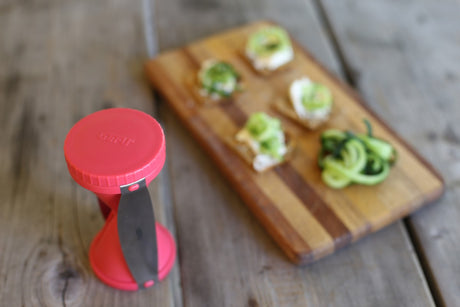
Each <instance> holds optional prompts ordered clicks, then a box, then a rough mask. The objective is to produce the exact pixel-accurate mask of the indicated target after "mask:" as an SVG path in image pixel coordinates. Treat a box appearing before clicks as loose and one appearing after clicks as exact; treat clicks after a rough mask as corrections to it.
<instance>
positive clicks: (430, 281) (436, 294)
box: [313, 0, 446, 306]
mask: <svg viewBox="0 0 460 307" xmlns="http://www.w3.org/2000/svg"><path fill="white" fill-rule="evenodd" d="M313 3H314V5H315V6H316V10H317V12H318V15H319V17H320V21H321V22H322V23H323V25H324V28H325V30H326V35H327V36H328V37H329V40H330V42H331V44H332V47H333V48H334V51H335V53H336V55H337V58H338V60H339V64H340V65H341V66H342V69H343V72H344V77H345V80H346V82H347V83H348V84H349V85H350V86H351V87H352V88H354V89H355V90H356V89H357V85H358V82H357V80H356V73H355V71H354V70H353V69H352V67H351V66H350V65H349V64H348V62H347V60H346V57H345V53H344V51H343V48H342V46H341V45H340V42H339V40H338V38H337V35H336V34H335V31H334V28H333V26H332V23H331V21H330V19H329V17H328V14H327V12H326V8H325V7H324V5H323V3H322V0H313ZM366 109H368V110H369V108H366ZM369 111H370V110H369ZM371 113H372V114H373V112H371ZM398 136H399V135H398ZM403 145H406V147H407V148H408V149H409V151H411V152H412V153H413V150H412V147H411V146H408V145H407V144H406V143H405V142H403ZM416 157H417V158H419V159H420V156H419V155H416ZM420 160H421V161H422V163H423V164H424V165H425V166H426V163H424V162H425V160H424V159H420ZM429 170H430V171H432V172H433V171H434V170H433V169H432V168H430V167H429ZM434 173H435V175H437V177H438V178H439V179H440V180H441V182H442V184H443V185H444V182H443V180H442V178H441V177H440V176H439V175H438V173H437V172H436V171H434ZM441 194H442V192H441ZM435 198H436V197H435ZM430 201H431V200H430V197H428V199H426V202H427V203H429V202H430ZM403 229H404V230H405V231H406V234H407V235H408V237H409V241H410V242H409V243H410V244H411V245H412V247H413V248H414V254H415V257H416V261H417V263H416V264H418V265H419V266H420V268H421V273H422V274H423V277H424V278H425V282H426V284H427V286H428V289H429V292H430V295H431V298H432V299H433V301H434V304H435V305H436V306H446V304H445V302H444V299H443V297H442V294H441V291H440V289H439V287H438V285H437V284H436V280H435V278H434V274H433V271H432V269H431V267H430V265H429V261H428V259H427V257H426V256H425V253H424V251H423V247H422V244H421V242H420V240H419V238H418V236H417V234H416V230H415V228H414V227H413V225H412V222H411V221H410V216H409V217H407V218H404V219H403Z"/></svg>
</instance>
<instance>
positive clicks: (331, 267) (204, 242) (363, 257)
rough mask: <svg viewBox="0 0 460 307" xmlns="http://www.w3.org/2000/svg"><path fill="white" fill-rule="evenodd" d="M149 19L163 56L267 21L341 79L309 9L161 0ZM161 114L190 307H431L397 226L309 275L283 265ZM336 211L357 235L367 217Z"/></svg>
mask: <svg viewBox="0 0 460 307" xmlns="http://www.w3.org/2000/svg"><path fill="white" fill-rule="evenodd" d="M155 12H156V15H157V18H156V24H157V25H158V30H159V32H158V37H159V46H160V49H161V50H166V49H171V48H175V47H181V46H183V45H184V44H186V43H190V42H192V41H193V40H196V39H198V38H203V37H205V36H208V35H210V34H214V33H216V32H217V31H220V30H225V29H229V28H231V27H234V26H238V25H241V24H242V23H244V22H247V21H250V20H254V19H259V18H267V17H268V18H270V19H273V20H275V21H277V22H280V23H281V24H283V26H286V28H287V29H288V30H289V31H290V32H291V33H292V34H293V36H295V37H296V38H297V39H298V40H299V41H300V42H301V44H302V45H303V46H308V48H309V49H310V50H311V51H312V52H313V53H314V54H315V56H316V57H317V58H318V59H320V60H321V62H322V63H324V64H325V65H326V66H327V67H328V68H329V69H330V70H332V71H334V72H335V73H336V74H337V75H339V76H340V75H341V70H342V69H341V67H340V66H339V65H338V60H337V58H336V57H335V51H334V50H333V48H331V44H330V42H329V40H328V37H327V35H326V33H327V30H324V29H323V28H322V26H321V23H320V17H319V16H318V15H317V12H316V9H315V5H314V4H313V3H312V1H303V0H302V1H297V0H288V1H282V2H281V1H270V0H265V1H255V2H249V1H218V0H215V1H199V2H194V3H193V4H192V3H190V2H186V1H176V0H170V1H167V2H163V1H162V2H157V5H156V8H155ZM197 21H199V22H197ZM245 67H247V66H244V67H239V68H238V69H244V68H245ZM246 69H247V68H246ZM176 94H177V95H178V97H182V98H185V97H183V96H181V93H176ZM184 101H187V100H184ZM187 103H191V102H190V101H187ZM160 110H161V114H160V115H161V117H162V118H165V130H166V134H167V141H168V148H169V156H168V158H169V159H168V161H169V169H170V172H171V179H172V182H173V186H172V191H173V194H174V207H175V216H176V221H177V236H178V240H179V248H180V255H181V264H182V265H181V278H182V282H183V298H184V303H185V304H186V305H187V306H217V305H218V306H412V305H417V306H433V302H432V299H431V296H430V293H429V291H428V289H427V287H426V283H425V281H424V277H423V274H422V273H421V271H420V267H419V265H418V263H417V260H416V257H415V255H414V251H413V248H412V245H411V243H410V241H409V240H408V238H407V236H406V233H405V229H404V228H403V227H402V225H401V223H396V225H393V226H390V227H387V228H386V229H385V230H382V231H379V232H377V233H375V234H373V235H372V236H369V237H367V238H365V239H363V240H361V241H360V242H358V243H357V244H354V245H351V246H348V247H347V248H346V249H344V250H343V251H341V252H338V253H337V254H336V255H334V256H330V257H327V258H325V259H323V260H321V261H319V262H316V263H314V264H311V265H309V266H307V267H304V268H296V267H294V266H292V265H290V264H289V263H287V262H286V261H285V259H284V257H283V255H282V254H281V253H280V252H279V250H278V248H277V247H276V246H275V245H274V244H273V243H272V242H271V240H269V236H267V235H266V233H265V231H263V229H261V227H259V225H258V223H256V222H255V219H254V218H253V217H252V216H251V215H250V213H249V212H248V210H247V209H246V207H245V206H244V205H243V203H242V202H241V200H240V199H239V198H237V197H236V195H235V193H234V192H233V190H232V189H230V188H229V186H228V181H227V180H225V179H224V178H223V176H222V175H221V174H220V173H219V172H218V171H217V170H216V167H215V165H214V164H213V163H211V162H210V161H209V157H208V156H207V154H205V153H204V152H203V151H202V149H201V148H200V146H198V144H197V143H196V142H195V141H194V140H193V139H192V138H191V134H190V132H189V130H188V128H187V127H185V126H182V125H180V123H179V120H178V118H177V117H176V116H174V115H173V114H172V110H171V108H169V107H167V105H166V104H164V105H162V107H161V108H160ZM183 111H184V113H185V114H189V113H191V111H190V110H183ZM305 162H306V163H304V165H303V166H302V167H304V168H305V169H307V167H308V166H310V165H311V163H307V161H305ZM307 173H308V172H307ZM331 199H333V198H332V197H331ZM333 203H334V204H335V203H336V204H337V206H338V208H341V210H340V212H341V214H342V215H341V217H340V218H341V219H342V220H343V221H346V224H347V225H350V228H352V229H357V227H353V225H356V224H357V223H358V222H361V221H362V219H363V217H362V216H361V215H360V214H358V213H356V212H355V211H354V210H352V209H351V208H350V204H349V201H348V200H347V199H343V198H340V199H335V201H334V202H333ZM346 208H348V209H346ZM336 212H338V211H336ZM362 231H366V227H364V228H363V229H362ZM272 235H273V234H272ZM216 276H217V277H219V278H218V279H217V280H216Z"/></svg>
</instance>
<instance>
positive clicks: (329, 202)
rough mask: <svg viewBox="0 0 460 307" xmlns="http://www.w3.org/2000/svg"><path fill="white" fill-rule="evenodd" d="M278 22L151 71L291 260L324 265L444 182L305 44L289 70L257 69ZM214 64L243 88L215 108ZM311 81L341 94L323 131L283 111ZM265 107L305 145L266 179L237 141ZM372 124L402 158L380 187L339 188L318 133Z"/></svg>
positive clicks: (239, 32)
mask: <svg viewBox="0 0 460 307" xmlns="http://www.w3.org/2000/svg"><path fill="white" fill-rule="evenodd" d="M270 24H272V23H270V22H267V21H261V22H256V23H252V24H249V25H246V26H243V27H240V28H236V29H234V30H231V31H227V32H224V33H221V34H218V35H215V36H212V37H210V38H207V39H204V40H201V41H198V42H195V43H192V44H190V45H188V46H185V47H183V48H180V49H177V50H172V51H168V52H164V53H162V54H160V55H159V56H158V57H156V58H155V59H153V60H151V61H149V62H148V63H147V73H148V76H149V78H150V80H151V82H152V83H153V85H154V87H155V88H156V89H157V90H158V91H159V92H160V93H161V94H162V95H163V96H164V97H165V98H166V100H167V101H168V103H169V104H170V105H171V107H172V109H173V110H174V111H175V112H176V114H177V115H178V116H179V118H180V119H181V120H182V122H183V123H184V124H185V126H186V127H187V128H188V129H189V130H190V132H191V134H192V135H193V136H194V137H195V139H196V140H197V141H198V142H199V143H200V144H201V146H202V147H203V148H204V149H205V151H206V152H207V153H208V154H209V156H210V158H212V160H214V162H215V163H216V164H217V166H218V167H219V168H220V170H221V171H222V172H223V174H224V175H225V176H226V177H227V178H228V179H229V181H230V182H231V184H232V186H233V187H234V189H235V190H236V191H238V193H239V194H240V196H241V198H242V199H243V200H244V202H245V203H246V205H247V206H248V207H249V208H250V209H251V211H252V212H253V213H254V214H255V216H256V217H257V218H258V219H259V221H260V222H261V223H262V224H263V225H264V227H265V228H266V230H267V231H268V232H269V233H270V235H271V236H272V237H273V238H274V240H275V241H276V242H277V243H278V244H279V246H280V247H281V248H282V249H283V251H284V252H285V253H286V254H287V256H288V257H289V258H290V259H291V260H292V261H293V262H295V263H298V264H305V263H309V262H312V261H315V260H317V259H319V258H321V257H323V256H325V255H327V254H330V253H332V252H334V251H335V250H337V249H339V248H341V247H343V246H345V245H347V244H349V243H351V242H354V241H356V240H357V239H359V238H361V237H363V236H364V235H366V234H369V233H372V232H375V231H377V230H379V229H380V228H382V227H384V226H386V225H388V224H390V223H392V222H394V221H396V220H397V219H399V218H401V217H403V216H405V215H407V214H409V213H410V212H412V211H414V210H416V209H417V208H419V207H421V206H422V205H424V204H427V203H429V202H431V201H433V200H435V199H437V198H438V197H440V195H441V194H442V192H443V190H444V183H443V180H442V178H441V177H440V176H439V175H438V174H437V173H436V172H435V171H434V170H433V168H432V167H431V166H430V165H429V164H428V163H427V162H426V161H425V160H423V159H422V158H421V157H420V156H419V155H418V154H417V153H416V152H415V151H414V150H413V149H412V148H410V147H409V146H408V145H407V144H406V143H405V142H404V141H403V140H402V139H401V138H400V137H399V136H398V135H397V134H396V133H395V132H394V131H392V130H391V129H390V128H389V127H388V126H387V125H386V124H385V123H383V122H382V121H381V120H380V119H379V118H378V117H377V115H375V114H374V113H373V112H372V111H371V110H369V109H368V108H367V107H366V105H365V104H364V103H363V102H362V101H361V99H360V98H359V97H358V96H357V95H356V93H355V92H353V90H351V89H350V88H349V87H347V86H346V85H344V84H343V83H341V82H340V81H339V80H338V79H337V78H335V77H334V76H332V75H331V74H330V73H329V72H328V71H327V70H326V69H324V68H323V67H322V66H321V65H320V64H319V63H318V62H317V61H316V60H315V59H313V57H312V56H311V55H310V54H309V53H308V52H307V51H305V50H304V49H303V48H302V47H301V46H300V45H299V44H298V43H296V42H295V41H293V44H294V51H295V57H294V60H293V61H292V62H291V63H289V64H288V65H286V67H284V68H283V69H280V70H279V71H276V72H274V73H271V74H269V75H266V74H261V73H257V72H256V71H255V70H254V69H253V68H252V66H251V65H250V63H249V62H248V61H247V59H246V58H245V56H244V48H245V43H246V40H247V38H248V36H249V35H250V33H253V32H254V31H255V30H256V29H258V28H260V27H263V26H267V25H270ZM213 58H216V59H221V60H225V61H228V62H230V63H231V64H232V65H233V66H234V67H235V68H236V70H237V71H238V72H239V73H240V75H241V77H242V83H243V87H244V88H243V90H242V91H241V92H240V93H238V94H236V95H234V97H233V98H231V99H228V100H227V101H224V102H223V103H219V104H214V105H212V104H207V103H206V102H205V101H204V100H203V98H202V97H201V96H200V95H199V94H197V88H196V82H195V80H196V74H197V71H198V70H199V68H200V65H201V63H202V62H203V61H205V60H207V59H213ZM302 76H308V77H309V78H310V79H312V80H313V81H316V82H320V83H322V84H324V85H326V86H327V87H329V89H330V90H331V91H332V94H333V96H334V110H333V112H332V115H331V118H330V120H329V121H328V122H327V124H325V125H324V126H322V127H320V128H319V129H317V130H315V131H311V130H308V129H306V128H303V127H301V126H300V125H297V124H296V123H294V122H292V121H291V120H289V119H288V118H286V117H283V116H282V115H281V113H278V112H277V110H276V108H274V105H276V104H280V103H283V102H286V103H287V102H288V94H287V93H288V87H289V84H290V83H291V82H292V81H293V80H295V79H297V78H299V77H302ZM395 108H397V105H395ZM256 111H265V112H267V113H269V114H270V115H274V116H277V117H279V118H280V119H281V120H282V125H283V127H284V128H285V129H288V130H289V131H291V132H292V133H293V134H294V135H295V139H296V147H295V151H294V154H293V156H292V158H291V160H290V161H289V162H287V163H285V164H283V165H281V166H278V167H276V168H274V169H272V170H269V171H267V172H264V173H256V172H255V171H253V170H252V167H251V166H250V165H249V164H248V163H247V162H246V161H244V160H243V159H242V158H241V157H240V156H239V155H238V154H237V153H236V152H235V150H234V148H232V147H231V146H229V142H228V141H229V140H231V139H232V138H233V137H234V135H235V134H236V133H237V131H238V130H239V129H240V128H241V127H242V126H243V125H244V123H245V121H246V119H247V118H248V116H249V115H250V114H251V113H253V112H256ZM364 118H366V119H368V120H369V121H370V122H371V123H372V124H373V130H374V135H376V136H377V137H380V138H383V139H385V140H387V141H389V142H390V143H391V144H393V145H394V147H395V148H396V150H397V151H398V161H397V163H396V164H395V166H394V167H393V168H392V170H391V173H390V175H389V177H388V178H387V179H386V180H385V181H384V182H383V183H381V184H379V185H376V186H372V187H368V186H359V185H353V186H349V187H347V188H344V189H342V190H334V189H331V188H329V187H327V186H326V185H325V184H324V183H323V182H322V180H321V172H320V169H319V168H318V166H317V155H318V151H319V149H320V143H319V135H320V133H321V131H323V130H325V129H329V128H338V129H346V130H353V131H356V132H365V126H364V124H363V119H364Z"/></svg>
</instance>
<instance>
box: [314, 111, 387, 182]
mask: <svg viewBox="0 0 460 307" xmlns="http://www.w3.org/2000/svg"><path fill="white" fill-rule="evenodd" d="M364 122H365V124H366V128H367V134H354V133H352V132H349V131H345V132H344V131H340V130H335V129H330V130H327V131H324V132H323V133H322V134H321V150H320V153H319V157H318V165H319V166H320V168H321V169H322V174H321V178H322V180H323V181H324V182H325V183H326V184H327V185H328V186H330V187H331V188H335V189H341V188H344V187H346V186H348V185H350V184H353V183H357V184H363V185H375V184H378V183H380V182H382V181H383V180H385V179H386V178H387V177H388V174H389V173H390V166H391V165H393V163H394V162H395V161H396V150H395V149H394V147H393V146H392V145H391V144H389V143H388V142H386V141H384V140H382V139H379V138H376V137H374V136H373V135H372V126H371V124H370V122H369V121H367V120H365V121H364Z"/></svg>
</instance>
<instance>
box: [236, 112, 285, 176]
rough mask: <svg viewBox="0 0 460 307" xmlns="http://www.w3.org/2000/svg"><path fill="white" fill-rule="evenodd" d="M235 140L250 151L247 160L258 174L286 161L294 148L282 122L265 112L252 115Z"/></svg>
mask: <svg viewBox="0 0 460 307" xmlns="http://www.w3.org/2000/svg"><path fill="white" fill-rule="evenodd" d="M235 139H236V141H237V143H239V145H240V146H241V145H243V146H244V147H246V149H249V153H250V155H249V156H250V158H249V159H247V160H248V162H250V163H251V164H252V167H253V168H254V170H256V171H257V172H263V171H265V170H268V169H270V168H272V167H274V166H276V165H279V164H281V163H283V162H284V161H286V157H287V155H288V153H289V152H291V151H292V147H293V142H292V138H290V139H289V137H288V136H287V135H286V133H285V131H283V129H282V127H281V122H280V120H279V119H277V118H274V117H270V116H269V115H267V114H265V113H263V112H258V113H254V114H252V115H251V116H250V118H249V119H248V121H247V122H246V124H245V126H244V127H243V128H242V129H241V130H240V131H239V132H238V133H237V134H236V136H235ZM246 153H248V151H247V150H246Z"/></svg>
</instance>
